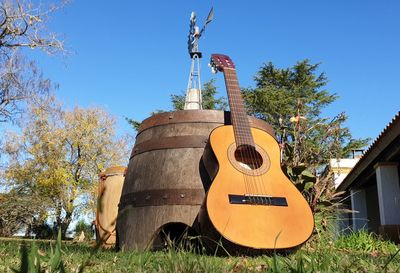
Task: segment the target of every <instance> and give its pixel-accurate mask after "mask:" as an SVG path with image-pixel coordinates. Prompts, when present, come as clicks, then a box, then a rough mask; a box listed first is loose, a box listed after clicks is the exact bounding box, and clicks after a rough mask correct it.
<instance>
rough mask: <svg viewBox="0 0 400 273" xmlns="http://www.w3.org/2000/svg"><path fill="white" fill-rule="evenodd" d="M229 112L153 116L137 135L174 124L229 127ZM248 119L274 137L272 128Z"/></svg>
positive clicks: (191, 111) (188, 112)
mask: <svg viewBox="0 0 400 273" xmlns="http://www.w3.org/2000/svg"><path fill="white" fill-rule="evenodd" d="M230 116H231V115H230V112H229V111H221V110H180V111H173V112H163V113H159V114H155V115H153V116H151V117H149V118H147V119H145V120H143V122H142V123H141V125H140V127H139V130H138V134H140V133H141V132H143V131H145V130H147V129H149V128H151V127H155V126H160V125H166V124H174V123H200V122H201V123H219V124H221V125H223V124H225V125H230V124H231V121H230ZM248 117H249V121H250V124H251V126H252V127H256V128H259V129H261V130H264V131H266V132H268V133H270V134H271V135H272V136H275V133H274V130H273V129H272V126H271V125H270V124H268V123H266V122H265V121H263V120H260V119H257V118H255V117H251V116H248Z"/></svg>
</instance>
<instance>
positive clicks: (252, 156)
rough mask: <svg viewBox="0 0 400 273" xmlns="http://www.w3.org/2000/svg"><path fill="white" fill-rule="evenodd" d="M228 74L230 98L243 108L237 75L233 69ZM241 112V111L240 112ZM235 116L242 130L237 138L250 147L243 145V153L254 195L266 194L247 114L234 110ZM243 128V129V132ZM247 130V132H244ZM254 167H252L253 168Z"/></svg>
mask: <svg viewBox="0 0 400 273" xmlns="http://www.w3.org/2000/svg"><path fill="white" fill-rule="evenodd" d="M228 74H232V75H229V76H228V77H229V80H228V84H230V85H231V89H234V91H235V92H232V93H233V96H232V99H233V101H234V102H235V103H236V106H240V105H241V106H242V107H240V108H239V109H241V110H244V103H243V98H242V96H241V94H240V89H238V81H237V77H236V73H235V70H232V71H230V72H228ZM242 112H243V113H242ZM235 113H236V114H235V116H236V115H237V118H236V119H237V121H238V122H242V126H241V128H242V130H240V131H238V132H239V133H238V135H239V138H243V140H244V141H243V143H245V144H248V145H249V146H250V147H251V148H249V147H245V148H244V150H245V153H246V155H245V156H246V157H247V158H248V160H249V161H250V166H251V167H250V169H251V171H252V172H254V175H250V177H249V179H250V180H253V181H252V183H251V184H252V185H253V184H254V186H253V187H252V188H254V190H255V193H256V195H265V194H266V189H265V183H264V181H263V177H262V176H260V174H261V170H260V167H261V166H260V163H261V165H262V162H259V159H257V157H258V155H257V153H258V152H257V150H256V145H255V143H254V139H253V136H252V133H251V128H250V125H249V120H248V118H247V114H246V113H245V112H244V111H241V112H240V111H235ZM243 129H244V130H245V131H244V132H243ZM246 131H247V132H246ZM241 133H244V136H243V137H241ZM253 168H254V169H253ZM257 199H258V201H260V202H263V198H262V197H259V198H257Z"/></svg>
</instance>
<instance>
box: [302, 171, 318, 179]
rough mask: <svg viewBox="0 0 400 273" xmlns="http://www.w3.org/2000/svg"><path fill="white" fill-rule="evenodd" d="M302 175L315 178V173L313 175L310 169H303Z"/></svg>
mask: <svg viewBox="0 0 400 273" xmlns="http://www.w3.org/2000/svg"><path fill="white" fill-rule="evenodd" d="M301 175H302V176H306V177H309V178H315V175H313V174H312V173H311V172H310V171H309V170H304V171H302V172H301Z"/></svg>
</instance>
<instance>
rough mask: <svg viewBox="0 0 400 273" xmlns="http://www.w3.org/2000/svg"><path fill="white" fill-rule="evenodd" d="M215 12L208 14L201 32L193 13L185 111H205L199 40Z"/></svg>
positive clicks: (211, 11)
mask: <svg viewBox="0 0 400 273" xmlns="http://www.w3.org/2000/svg"><path fill="white" fill-rule="evenodd" d="M213 17H214V11H213V9H212V8H211V10H210V12H209V13H208V16H207V19H206V22H205V24H204V26H203V28H202V29H201V30H200V29H199V27H198V26H196V14H195V13H194V12H192V14H191V16H190V30H189V37H188V38H189V39H188V50H189V55H190V59H191V65H190V72H189V81H188V85H187V89H186V97H185V106H184V109H185V110H190V109H203V106H202V105H203V102H202V94H201V81H200V59H201V57H202V54H201V52H200V51H199V39H200V37H201V35H202V34H203V32H204V30H205V28H206V26H207V24H208V23H210V22H211V21H212V19H213Z"/></svg>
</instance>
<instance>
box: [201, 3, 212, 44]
mask: <svg viewBox="0 0 400 273" xmlns="http://www.w3.org/2000/svg"><path fill="white" fill-rule="evenodd" d="M213 19H214V8H211V9H210V12H209V13H208V16H207V19H206V22H205V23H204V26H203V28H202V29H201V31H200V34H199V38H200V36H201V34H203V32H204V30H205V29H206V26H207V25H208V24H209V23H210V22H211V21H212V20H213Z"/></svg>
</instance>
